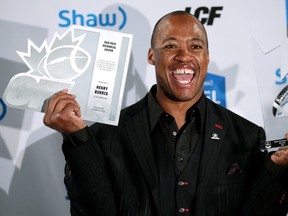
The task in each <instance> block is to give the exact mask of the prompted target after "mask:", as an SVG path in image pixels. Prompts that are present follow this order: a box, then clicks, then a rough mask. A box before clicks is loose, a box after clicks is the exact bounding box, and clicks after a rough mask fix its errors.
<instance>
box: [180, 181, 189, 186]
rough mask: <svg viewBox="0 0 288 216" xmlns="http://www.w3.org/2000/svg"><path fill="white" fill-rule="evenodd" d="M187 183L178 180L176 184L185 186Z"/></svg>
mask: <svg viewBox="0 0 288 216" xmlns="http://www.w3.org/2000/svg"><path fill="white" fill-rule="evenodd" d="M188 184H189V183H188V182H184V181H179V182H178V185H179V186H187V185H188Z"/></svg>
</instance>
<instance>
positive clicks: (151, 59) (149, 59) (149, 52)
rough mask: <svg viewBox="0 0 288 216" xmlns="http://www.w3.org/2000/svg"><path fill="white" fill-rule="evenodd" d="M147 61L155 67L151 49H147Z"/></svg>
mask: <svg viewBox="0 0 288 216" xmlns="http://www.w3.org/2000/svg"><path fill="white" fill-rule="evenodd" d="M147 59H148V62H149V64H151V65H155V57H154V50H153V49H152V48H149V50H148V56H147Z"/></svg>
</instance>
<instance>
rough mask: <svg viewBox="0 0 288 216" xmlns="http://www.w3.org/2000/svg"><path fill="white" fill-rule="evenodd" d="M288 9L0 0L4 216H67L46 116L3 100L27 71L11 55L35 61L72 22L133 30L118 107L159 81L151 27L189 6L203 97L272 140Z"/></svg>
mask: <svg viewBox="0 0 288 216" xmlns="http://www.w3.org/2000/svg"><path fill="white" fill-rule="evenodd" d="M287 4H288V1H287V0H254V1H250V0H249V1H248V0H246V1H243V0H234V1H229V0H189V1H188V0H177V1H164V0H158V1H152V0H146V1H132V0H126V1H122V2H120V1H113V0H107V1H99V0H58V1H49V0H42V1H37V0H22V1H17V0H9V1H4V0H1V2H0V29H1V33H0V74H1V78H0V215H1V216H2V215H3V216H18V215H19V216H20V215H21V216H31V215H41V216H51V215H53V216H64V215H69V200H68V198H67V195H66V189H65V186H64V183H63V177H64V172H63V169H64V164H65V161H64V157H63V155H62V152H61V144H62V139H61V135H60V134H58V133H56V132H54V131H53V130H51V129H49V128H47V127H45V126H44V125H43V122H42V119H43V113H40V112H35V111H31V110H23V109H22V110H21V109H16V108H10V107H8V106H7V104H5V102H4V100H3V93H4V91H5V89H6V87H7V84H8V82H9V80H10V79H11V78H12V77H13V76H14V75H16V74H18V73H25V72H27V71H28V70H29V67H28V66H27V65H26V64H25V62H23V60H22V59H21V58H20V57H19V55H18V54H17V52H16V51H19V52H22V53H28V51H29V50H30V52H33V55H34V56H37V55H38V54H39V58H40V57H41V52H42V50H41V44H42V43H43V41H44V40H45V39H46V40H47V43H49V42H50V41H51V40H52V38H53V36H54V34H55V32H58V33H59V34H62V33H64V32H65V31H67V30H68V29H69V28H70V27H71V26H72V25H78V26H86V27H96V28H99V29H106V30H113V31H118V32H122V33H128V34H132V35H133V45H132V53H131V57H130V63H129V69H128V75H127V80H126V86H125V91H124V96H123V103H122V107H126V106H128V105H130V104H132V103H134V102H135V101H137V100H139V99H140V98H142V97H143V96H144V95H145V94H146V93H147V91H148V90H149V89H150V87H151V85H152V84H154V83H155V74H154V68H153V66H151V65H149V64H148V62H147V52H148V48H149V46H150V36H151V32H152V29H153V26H154V24H155V22H156V21H157V20H158V19H159V18H160V17H161V16H162V15H164V14H166V13H168V12H170V11H174V10H186V11H189V12H190V13H192V14H194V15H195V16H196V17H197V18H198V19H199V20H200V21H201V22H202V23H203V24H204V26H205V27H206V29H207V32H208V38H209V49H210V65H209V68H208V75H207V79H206V82H205V86H204V92H205V94H206V95H207V97H209V98H210V99H212V100H213V101H215V102H216V103H219V104H220V105H222V106H224V107H227V108H228V109H230V110H232V111H234V112H236V113H238V114H239V115H241V116H243V117H245V118H247V119H249V120H251V121H252V122H254V123H256V124H258V125H260V126H263V127H264V128H265V130H266V131H267V135H268V139H281V138H284V134H283V133H284V132H283V130H284V131H288V121H287V115H286V111H285V110H284V109H285V107H284V105H285V97H286V95H287V94H288V93H287V92H288V90H287V92H286V91H285V87H286V86H287V85H288V81H287V80H286V74H287V72H288V70H287V68H288V66H287V65H288V57H287V56H288V49H285V47H286V48H287V47H288V46H287V44H288V42H287V41H288V37H287V35H288V33H287V32H288V21H287V20H288V18H287V17H288V15H287V14H288V12H287V11H288V10H287V8H288V6H287ZM28 39H29V40H30V41H33V43H34V44H35V46H34V47H32V48H31V43H29V42H28ZM29 46H30V47H29ZM28 57H29V56H28ZM28 57H27V58H28ZM286 57H287V58H286ZM38 61H39V62H41V59H38ZM34 64H37V62H36V63H35V62H34ZM286 89H287V88H286ZM281 91H282V92H281ZM286 100H287V99H286ZM275 107H276V108H275ZM275 109H276V110H275ZM269 122H270V123H269ZM88 123H89V124H90V123H91V122H88ZM271 123H272V124H271ZM273 125H274V126H275V125H276V127H272V126H273ZM277 127H278V128H277ZM275 128H276V129H275ZM273 130H274V131H273ZM275 131H276V132H275Z"/></svg>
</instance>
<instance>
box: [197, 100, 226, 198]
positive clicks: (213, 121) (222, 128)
mask: <svg viewBox="0 0 288 216" xmlns="http://www.w3.org/2000/svg"><path fill="white" fill-rule="evenodd" d="M207 101H208V102H207V110H208V111H206V113H207V114H206V118H205V126H204V127H206V130H205V131H204V133H205V135H204V142H203V149H202V156H201V163H200V176H199V180H200V181H199V182H201V184H200V185H199V188H198V192H199V194H198V196H199V199H202V196H203V194H204V193H203V192H204V191H205V188H206V187H207V183H208V181H209V180H210V179H211V178H212V177H211V174H212V172H213V170H214V165H215V164H216V161H217V159H218V157H219V154H220V150H221V147H222V145H223V141H224V136H225V133H226V125H225V122H224V120H223V119H222V118H220V115H219V114H218V112H217V111H216V110H215V109H214V106H213V105H212V103H211V102H210V101H209V100H207Z"/></svg>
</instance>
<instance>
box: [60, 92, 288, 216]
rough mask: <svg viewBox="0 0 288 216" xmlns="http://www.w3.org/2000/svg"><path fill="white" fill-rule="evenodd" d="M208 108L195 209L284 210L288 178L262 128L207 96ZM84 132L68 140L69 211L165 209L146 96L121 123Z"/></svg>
mask: <svg viewBox="0 0 288 216" xmlns="http://www.w3.org/2000/svg"><path fill="white" fill-rule="evenodd" d="M206 107H207V111H206V117H205V119H206V120H205V127H204V128H205V129H204V142H203V143H201V145H203V151H202V154H201V155H200V156H201V160H200V164H199V166H200V168H199V176H198V186H197V190H196V192H195V193H196V195H195V200H194V202H193V206H191V207H192V212H191V215H195V216H218V215H219V216H229V215H231V216H235V215H247V216H248V215H249V216H251V215H261V216H264V215H267V216H268V215H271V216H272V215H273V216H274V215H279V216H280V215H285V213H284V212H285V211H286V210H287V199H286V197H287V195H286V188H285V187H286V186H287V177H286V179H285V176H284V174H282V173H281V172H282V171H283V169H278V168H279V167H277V166H274V164H273V163H272V162H271V161H270V160H269V159H267V154H266V153H262V152H260V151H259V148H258V146H259V142H260V140H261V139H265V137H264V136H265V135H264V131H263V129H262V128H260V127H258V126H256V125H255V124H253V123H251V122H249V121H247V120H245V119H244V118H242V117H240V116H238V115H236V114H234V113H232V112H230V111H228V110H227V109H225V108H222V107H220V106H219V105H216V104H215V103H213V102H212V101H210V100H209V99H206ZM82 132H83V131H82ZM85 133H87V134H86V135H85V136H84V137H83V136H82V138H81V140H79V138H78V137H73V135H71V136H69V137H68V138H65V139H64V144H63V152H64V155H65V158H66V161H67V168H66V173H65V184H66V186H67V189H68V195H69V197H70V199H71V214H72V215H123V216H124V215H125V216H128V215H131V216H137V215H139V216H140V215H143V216H144V215H147V216H148V215H151V216H152V215H153V216H154V215H155V216H156V215H162V214H161V210H160V202H161V200H162V199H165V197H160V195H159V181H158V171H157V167H156V163H155V157H154V153H153V146H152V141H151V139H152V138H151V134H150V126H149V120H148V111H147V96H146V97H145V98H144V99H142V100H141V101H139V102H138V103H136V104H134V105H132V106H131V107H128V108H126V109H124V110H123V111H122V112H121V117H120V121H119V125H118V126H117V127H115V126H110V125H103V124H97V123H96V124H94V125H92V126H90V127H89V128H86V129H84V134H85ZM72 146H77V147H72ZM285 180H286V182H285ZM167 208H169V206H167ZM175 215H176V212H175Z"/></svg>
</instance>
